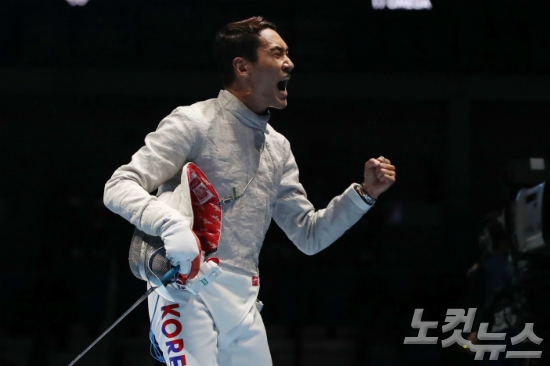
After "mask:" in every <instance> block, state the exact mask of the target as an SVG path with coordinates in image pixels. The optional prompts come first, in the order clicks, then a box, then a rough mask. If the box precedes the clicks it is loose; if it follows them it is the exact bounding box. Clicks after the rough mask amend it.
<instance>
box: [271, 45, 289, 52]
mask: <svg viewBox="0 0 550 366" xmlns="http://www.w3.org/2000/svg"><path fill="white" fill-rule="evenodd" d="M269 51H271V52H273V51H281V52H285V49H284V48H283V47H281V46H273V47H271V48H270V49H269ZM286 52H288V47H287V48H286Z"/></svg>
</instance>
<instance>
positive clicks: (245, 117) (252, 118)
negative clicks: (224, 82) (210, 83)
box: [218, 90, 270, 132]
mask: <svg viewBox="0 0 550 366" xmlns="http://www.w3.org/2000/svg"><path fill="white" fill-rule="evenodd" d="M218 101H219V102H220V105H221V106H222V108H224V109H226V110H227V111H228V112H229V113H231V114H232V115H234V116H235V118H237V119H238V120H239V121H241V122H242V123H244V124H245V125H247V126H248V127H251V128H255V129H260V130H262V131H264V132H267V130H266V128H267V122H268V121H269V116H270V113H269V110H268V111H267V114H266V115H259V114H256V113H254V112H252V111H251V110H250V109H248V107H247V106H245V105H244V104H243V102H241V101H240V100H239V99H237V97H235V96H234V95H233V94H231V93H230V92H228V91H227V90H220V93H219V94H218Z"/></svg>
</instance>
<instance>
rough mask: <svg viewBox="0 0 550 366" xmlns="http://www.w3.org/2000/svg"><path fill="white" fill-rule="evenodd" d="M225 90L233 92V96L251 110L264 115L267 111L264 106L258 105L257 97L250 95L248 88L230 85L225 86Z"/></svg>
mask: <svg viewBox="0 0 550 366" xmlns="http://www.w3.org/2000/svg"><path fill="white" fill-rule="evenodd" d="M225 90H227V91H228V92H230V93H231V94H233V95H234V96H235V98H237V99H238V100H240V101H241V102H242V103H243V104H244V105H245V106H246V107H247V108H248V109H250V110H251V111H252V112H254V113H256V114H259V115H265V114H266V113H267V108H266V107H265V106H261V105H260V103H259V101H258V99H257V98H255V97H254V96H253V95H252V93H251V92H250V89H249V88H243V87H239V86H238V85H232V86H230V87H227V88H225Z"/></svg>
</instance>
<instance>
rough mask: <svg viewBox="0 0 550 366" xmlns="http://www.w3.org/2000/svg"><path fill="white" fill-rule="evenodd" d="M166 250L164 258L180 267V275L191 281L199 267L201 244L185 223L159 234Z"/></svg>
mask: <svg viewBox="0 0 550 366" xmlns="http://www.w3.org/2000/svg"><path fill="white" fill-rule="evenodd" d="M161 239H162V241H163V242H164V247H165V248H166V257H167V258H168V259H169V260H170V263H171V264H172V265H173V266H177V265H179V266H180V273H181V274H184V275H186V277H187V279H191V278H193V277H195V276H196V275H197V273H198V272H199V268H200V265H201V263H200V262H201V244H200V241H199V238H198V237H197V235H195V233H194V232H193V230H191V229H190V228H189V227H188V225H187V223H184V222H182V223H178V224H175V225H172V226H170V227H169V228H168V229H166V231H164V232H163V233H162V234H161Z"/></svg>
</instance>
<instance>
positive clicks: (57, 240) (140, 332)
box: [0, 0, 550, 366]
mask: <svg viewBox="0 0 550 366" xmlns="http://www.w3.org/2000/svg"><path fill="white" fill-rule="evenodd" d="M432 4H433V9H432V10H429V11H427V10H425V11H404V10H387V9H386V10H373V9H372V8H371V5H370V1H366V0H364V1H348V0H340V1H319V0H318V1H187V0H186V1H184V0H181V1H167V0H163V1H161V0H157V1H153V0H133V1H129V0H128V1H122V0H90V1H89V3H88V4H87V5H85V6H84V7H78V6H77V7H72V6H70V5H69V4H67V3H66V2H65V1H63V0H56V1H54V0H40V1H37V0H18V1H15V0H1V1H0V32H1V33H0V67H1V69H0V108H1V110H0V121H1V125H0V126H1V127H0V128H1V129H0V137H1V141H0V143H1V145H0V154H1V160H0V161H1V170H0V177H1V179H0V192H1V193H0V225H1V233H2V234H1V235H0V237H1V245H2V255H1V256H0V258H1V259H0V261H1V262H0V264H1V270H2V276H1V281H2V282H1V307H2V317H1V324H0V339H1V340H2V341H1V342H0V352H1V353H0V361H1V362H2V365H5V366H8V365H31V364H32V365H35V364H40V365H64V364H65V365H66V364H68V363H69V362H70V361H71V360H72V359H73V358H74V357H76V355H77V354H78V353H80V352H81V351H82V350H83V349H84V348H85V347H86V346H87V345H88V344H89V343H91V341H92V340H93V339H94V338H95V337H96V336H98V335H99V334H100V333H101V332H102V331H103V330H104V329H105V328H106V327H107V326H108V325H109V324H111V323H112V322H113V321H114V320H115V319H116V317H118V316H119V315H120V314H122V312H124V311H125V310H126V309H127V308H128V307H129V306H130V305H131V304H132V303H133V302H134V301H135V300H136V299H137V298H138V297H139V296H140V295H141V294H142V293H143V292H144V291H145V283H143V282H141V281H139V280H137V279H136V278H134V277H133V276H132V275H131V272H130V271H129V268H128V264H127V251H128V248H129V244H130V237H131V234H132V231H133V227H132V226H131V224H129V223H128V222H126V221H125V220H123V219H122V218H120V217H118V216H116V215H115V214H113V213H111V212H110V211H108V210H107V209H106V208H105V207H104V206H103V203H102V195H103V187H104V184H105V182H106V181H107V180H108V179H109V177H110V176H111V174H112V173H113V172H114V170H115V169H116V168H117V167H119V166H120V165H122V164H125V163H127V162H128V161H129V160H130V158H131V155H132V154H133V153H134V152H135V151H137V150H138V149H139V148H140V147H141V146H142V144H143V139H144V137H145V136H146V134H147V133H149V132H151V131H153V130H155V128H156V126H157V125H158V123H159V122H160V120H161V119H162V118H163V117H165V116H166V115H168V114H169V113H170V112H171V111H172V110H173V109H175V108H176V107H177V106H180V105H188V104H191V103H194V102H196V101H199V100H204V99H207V98H214V97H216V96H217V94H218V91H219V89H220V88H221V83H220V82H219V79H218V76H217V74H216V69H215V65H214V61H213V57H212V51H211V49H212V42H213V37H214V34H215V32H216V31H217V30H218V29H220V28H221V27H222V26H223V25H225V24H226V23H228V22H230V21H235V20H241V19H244V18H247V17H250V16H252V15H263V16H265V17H266V18H268V19H269V20H271V21H273V22H275V23H276V24H277V25H278V27H279V31H280V33H281V35H282V37H283V38H284V39H285V41H286V42H287V44H288V45H289V47H290V57H291V59H292V60H293V62H294V64H295V66H296V68H295V71H294V76H293V79H292V81H291V82H290V84H289V88H288V90H289V106H288V108H286V109H285V110H284V111H274V112H273V113H272V117H271V120H270V123H271V125H272V126H273V127H274V128H275V129H276V130H278V131H279V132H281V133H282V134H284V135H285V136H286V137H287V138H288V139H289V140H290V142H291V144H292V147H293V152H294V154H295V156H296V159H297V162H298V164H299V166H300V173H301V175H300V179H301V181H302V183H303V185H304V186H305V188H306V190H307V192H308V195H309V197H310V199H311V200H312V202H313V203H314V205H315V206H316V208H324V207H325V206H326V204H327V203H328V202H329V201H330V199H331V198H332V197H334V196H335V195H338V194H340V193H341V192H342V191H343V190H344V189H345V188H346V187H347V186H348V185H349V184H350V183H351V182H353V181H356V182H360V181H361V179H362V166H363V163H364V162H365V161H366V160H368V159H369V158H370V157H377V156H380V155H384V156H386V157H387V158H389V159H391V161H392V163H393V164H394V165H395V166H396V168H397V172H398V174H397V183H396V184H395V185H394V186H393V187H392V188H391V189H390V190H389V191H388V192H387V193H385V194H384V195H383V196H381V198H380V200H379V202H378V203H377V204H376V206H375V207H374V208H373V209H372V210H371V211H370V212H369V213H368V214H367V215H365V216H364V218H363V219H362V220H361V221H360V222H359V223H358V224H357V225H355V226H354V227H353V228H352V229H350V230H349V231H348V232H347V233H346V234H345V235H344V236H343V237H342V238H340V239H339V240H338V241H337V242H335V243H334V244H333V245H332V246H331V247H329V248H328V249H326V250H324V251H323V252H321V253H319V254H318V255H316V256H313V257H308V256H306V255H304V254H302V253H301V252H300V251H299V250H298V249H296V248H295V247H294V246H293V244H292V243H291V242H290V241H289V240H288V239H287V238H286V237H285V236H284V234H283V233H282V232H281V231H280V229H279V228H278V227H276V225H275V224H273V225H272V226H271V228H270V230H269V232H268V235H267V238H266V240H265V244H264V248H263V250H262V253H261V256H260V262H261V266H260V268H261V283H262V288H261V292H260V299H261V300H262V301H263V302H264V303H265V304H266V305H265V307H264V309H263V311H262V316H263V319H264V322H265V324H266V328H267V332H268V337H269V340H270V347H271V352H272V356H273V360H274V364H275V365H276V366H277V365H334V364H338V365H340V366H344V365H392V366H393V365H463V364H470V363H473V362H472V361H471V360H472V356H471V355H469V354H467V353H466V352H464V353H462V352H460V351H459V350H458V349H457V348H454V347H450V348H445V349H442V348H441V345H440V344H438V345H433V346H428V345H403V339H404V337H406V336H415V335H416V334H417V330H415V329H412V328H411V326H410V323H411V320H412V315H413V312H414V309H415V308H423V309H425V311H424V316H423V319H424V320H431V321H439V322H440V325H442V324H443V321H444V318H445V312H446V309H448V308H452V307H459V308H460V307H462V308H464V306H463V305H462V303H461V294H462V292H463V289H464V282H465V274H466V270H467V269H468V268H469V267H470V266H471V265H472V264H473V263H475V262H476V261H478V258H479V255H480V253H479V249H478V245H477V241H476V235H477V230H478V228H479V223H480V220H481V219H482V218H483V217H484V216H485V215H486V214H487V213H488V212H489V211H491V210H493V209H497V208H499V207H502V206H503V205H504V204H505V203H506V197H505V195H504V189H503V185H502V183H501V182H500V180H499V176H500V175H501V173H502V171H503V170H504V169H505V167H506V166H507V164H509V163H510V161H511V160H512V159H527V158H530V157H545V158H547V159H549V158H550V144H549V143H548V139H549V137H550V128H549V124H548V115H549V113H550V103H549V101H550V75H549V71H550V22H549V21H548V14H549V12H550V3H549V2H547V1H520V0H516V1H505V0H501V1H481V0H479V1H441V0H440V1H437V0H432ZM536 329H537V328H536V327H535V330H536ZM432 332H433V333H432ZM147 333H148V321H147V309H146V305H141V306H140V307H139V308H138V309H136V310H135V311H134V312H133V313H131V314H130V316H128V317H127V318H126V319H125V320H124V321H123V322H122V323H121V324H120V325H119V326H118V327H117V328H115V330H114V331H113V332H112V333H111V335H110V336H109V337H107V338H105V339H104V340H103V341H102V342H101V343H100V344H98V345H97V346H96V347H95V348H93V349H92V351H90V353H89V354H87V355H86V356H85V357H84V358H83V359H82V360H81V361H79V364H80V365H85V364H87V365H115V364H128V365H129V364H133V365H152V364H154V363H155V362H156V361H153V360H152V358H151V357H150V356H149V355H148V339H147ZM432 334H433V335H434V336H435V335H437V336H439V335H441V333H440V330H431V331H430V333H429V335H432ZM446 337H447V336H446V335H445V336H444V337H441V338H446ZM441 338H440V339H441ZM544 357H545V356H544V353H543V358H544ZM501 358H503V356H501ZM473 364H475V363H473Z"/></svg>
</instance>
